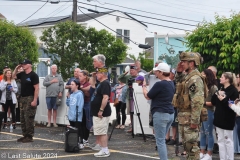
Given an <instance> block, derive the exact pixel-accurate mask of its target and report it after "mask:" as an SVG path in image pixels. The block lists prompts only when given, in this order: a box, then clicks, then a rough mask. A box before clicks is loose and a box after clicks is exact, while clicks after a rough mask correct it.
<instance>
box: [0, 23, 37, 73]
mask: <svg viewBox="0 0 240 160" xmlns="http://www.w3.org/2000/svg"><path fill="white" fill-rule="evenodd" d="M0 46H1V47H0V71H1V72H2V68H3V67H4V66H6V65H7V66H8V67H10V68H11V69H14V68H15V67H16V65H18V64H19V63H20V62H22V61H23V60H24V59H25V58H27V59H30V60H32V62H37V61H38V44H37V41H36V37H35V36H34V35H33V33H32V32H31V31H30V30H29V29H27V28H24V27H18V26H16V25H15V24H14V23H12V22H7V21H0Z"/></svg>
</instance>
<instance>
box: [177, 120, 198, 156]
mask: <svg viewBox="0 0 240 160" xmlns="http://www.w3.org/2000/svg"><path fill="white" fill-rule="evenodd" d="M178 130H179V134H180V137H181V138H182V143H183V147H184V150H185V151H186V152H187V154H188V156H187V159H188V160H199V159H200V155H199V154H200V151H199V150H200V149H199V147H198V143H197V142H198V137H199V129H198V128H197V129H192V128H190V125H181V124H179V125H178Z"/></svg>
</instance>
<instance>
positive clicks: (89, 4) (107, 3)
mask: <svg viewBox="0 0 240 160" xmlns="http://www.w3.org/2000/svg"><path fill="white" fill-rule="evenodd" d="M78 3H82V4H86V5H90V6H96V7H99V8H104V7H100V6H97V5H91V4H88V3H84V2H78ZM105 4H108V5H112V6H117V7H121V8H126V9H130V10H135V11H139V12H143V13H149V14H153V15H160V16H163V17H168V18H175V19H180V20H185V21H192V22H198V23H199V22H200V21H196V20H190V19H184V18H179V17H173V16H168V15H164V14H158V13H153V12H148V11H143V10H139V9H134V8H129V7H124V6H120V5H116V4H111V3H106V2H105ZM104 9H109V8H104ZM109 10H113V9H109Z"/></svg>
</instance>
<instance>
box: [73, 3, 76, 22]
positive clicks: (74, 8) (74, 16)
mask: <svg viewBox="0 0 240 160" xmlns="http://www.w3.org/2000/svg"><path fill="white" fill-rule="evenodd" d="M72 21H73V22H77V0H73V11H72Z"/></svg>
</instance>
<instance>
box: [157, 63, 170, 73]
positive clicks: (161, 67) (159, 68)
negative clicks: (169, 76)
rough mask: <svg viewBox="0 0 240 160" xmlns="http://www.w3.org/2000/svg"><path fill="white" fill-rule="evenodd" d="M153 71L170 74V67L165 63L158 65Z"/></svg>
mask: <svg viewBox="0 0 240 160" xmlns="http://www.w3.org/2000/svg"><path fill="white" fill-rule="evenodd" d="M153 70H154V71H161V72H167V73H168V72H170V67H169V65H168V64H167V63H159V64H158V66H157V67H155V68H153Z"/></svg>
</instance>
